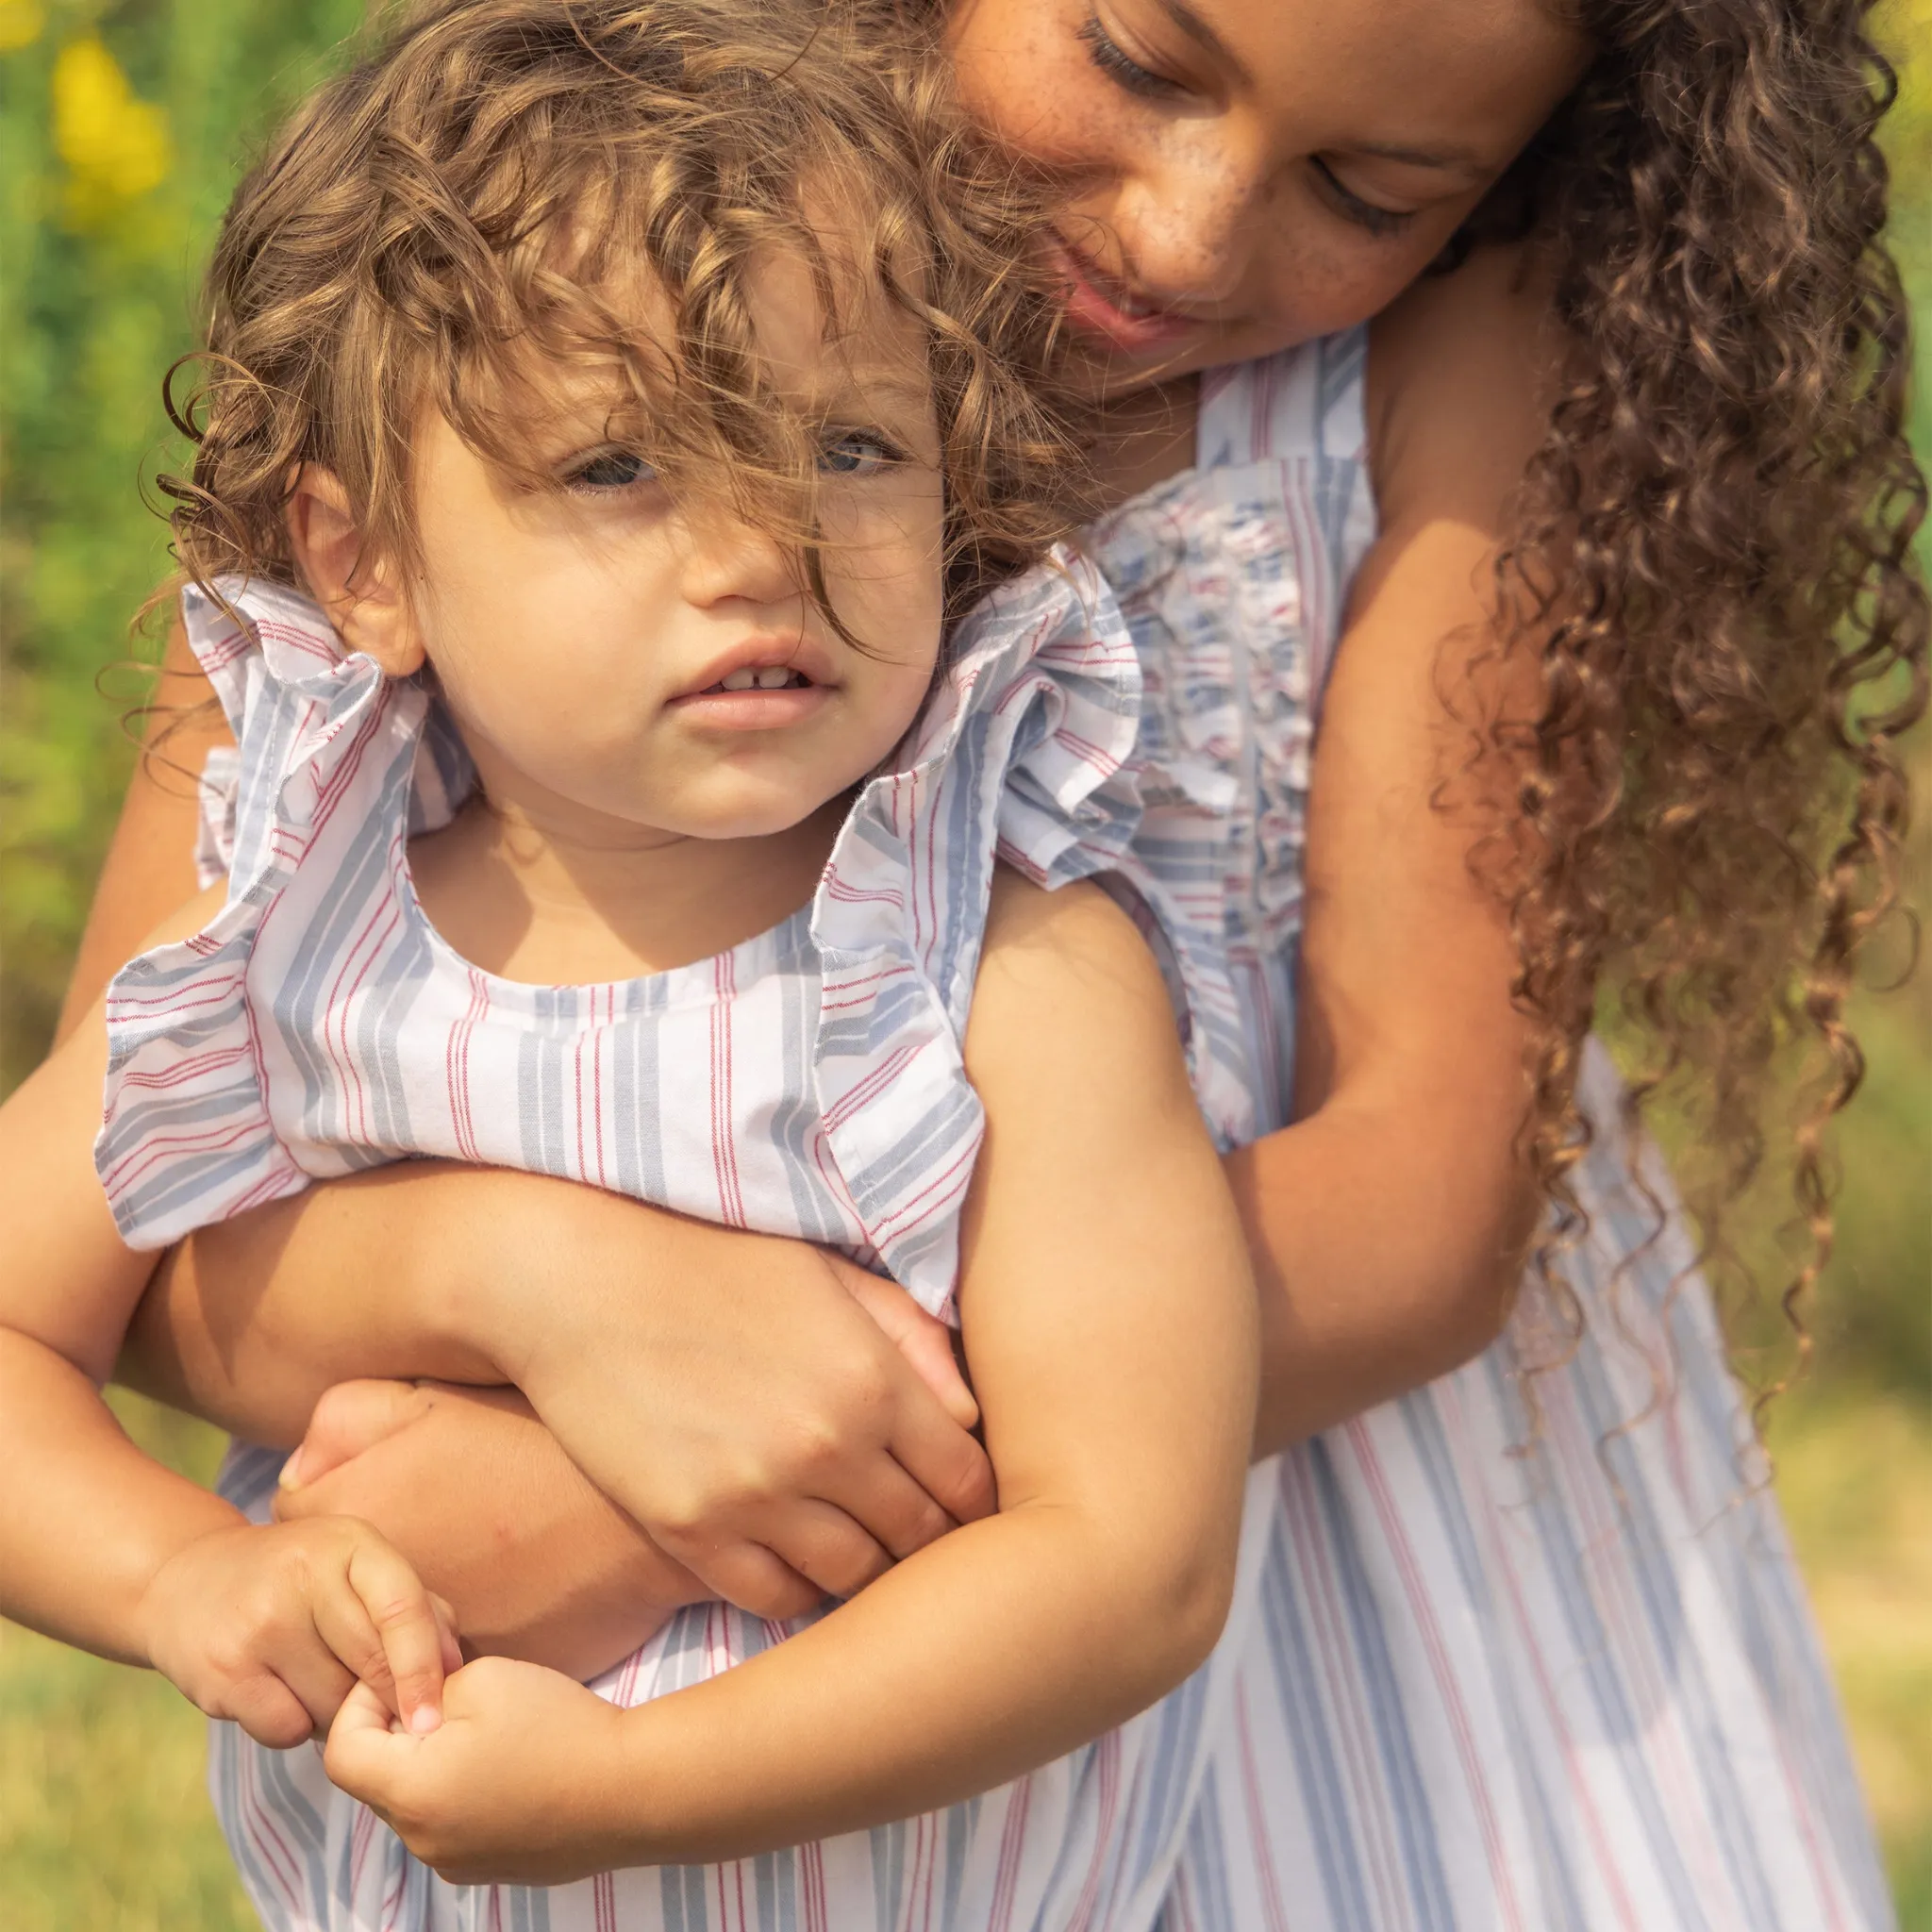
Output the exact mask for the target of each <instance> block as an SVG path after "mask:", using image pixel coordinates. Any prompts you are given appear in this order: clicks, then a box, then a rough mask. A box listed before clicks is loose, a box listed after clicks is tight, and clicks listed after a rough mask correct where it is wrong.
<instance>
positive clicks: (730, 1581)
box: [657, 1532, 824, 1620]
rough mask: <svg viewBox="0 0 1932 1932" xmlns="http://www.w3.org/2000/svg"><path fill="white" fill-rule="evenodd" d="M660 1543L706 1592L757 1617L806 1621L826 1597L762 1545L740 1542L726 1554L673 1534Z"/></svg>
mask: <svg viewBox="0 0 1932 1932" xmlns="http://www.w3.org/2000/svg"><path fill="white" fill-rule="evenodd" d="M657 1538H658V1547H659V1548H660V1549H662V1550H663V1552H664V1554H665V1555H666V1556H667V1557H671V1558H672V1560H673V1561H674V1562H677V1563H681V1564H683V1565H684V1567H685V1568H686V1569H687V1570H689V1571H690V1572H691V1574H692V1575H694V1576H695V1577H697V1578H698V1580H699V1582H700V1583H701V1584H702V1585H703V1587H704V1588H705V1590H707V1591H709V1592H710V1593H711V1594H712V1595H714V1596H721V1597H723V1598H724V1601H725V1602H726V1603H727V1604H735V1605H736V1606H737V1607H739V1608H740V1609H741V1610H748V1611H750V1613H751V1614H752V1615H753V1616H754V1617H771V1618H774V1619H780V1620H782V1619H784V1618H786V1617H802V1616H804V1615H805V1614H806V1612H807V1611H808V1610H815V1609H817V1608H818V1607H819V1604H820V1602H821V1600H822V1599H823V1598H824V1591H822V1590H821V1589H819V1587H818V1586H817V1585H816V1584H815V1583H812V1582H810V1581H809V1580H808V1578H806V1577H803V1576H801V1575H800V1574H798V1572H797V1571H795V1570H791V1569H788V1568H787V1567H786V1565H785V1564H784V1563H783V1562H781V1561H780V1560H779V1559H778V1558H777V1557H774V1555H773V1554H772V1552H771V1551H770V1550H768V1549H766V1548H764V1547H763V1546H762V1545H761V1544H758V1543H753V1542H743V1541H734V1542H731V1543H729V1544H727V1545H726V1546H725V1547H724V1548H722V1549H719V1548H715V1547H712V1548H703V1547H700V1546H698V1545H697V1544H696V1543H694V1542H692V1541H689V1540H687V1539H685V1538H682V1537H676V1536H673V1535H672V1534H670V1533H669V1532H658V1533H657Z"/></svg>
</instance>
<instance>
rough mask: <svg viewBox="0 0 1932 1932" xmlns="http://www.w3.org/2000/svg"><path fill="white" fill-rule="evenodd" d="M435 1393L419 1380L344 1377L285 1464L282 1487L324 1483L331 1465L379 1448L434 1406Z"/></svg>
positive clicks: (329, 1392)
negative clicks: (429, 1391)
mask: <svg viewBox="0 0 1932 1932" xmlns="http://www.w3.org/2000/svg"><path fill="white" fill-rule="evenodd" d="M431 1399H432V1398H431V1397H430V1396H429V1394H428V1393H427V1391H425V1390H422V1389H419V1388H418V1387H417V1386H416V1385H415V1383H413V1382H387V1381H379V1380H376V1379H375V1378H374V1377H370V1378H366V1379H364V1380H361V1381H356V1382H338V1383H337V1384H336V1385H335V1387H334V1388H332V1389H325V1390H324V1391H323V1394H322V1400H321V1401H319V1402H318V1403H317V1404H316V1405H315V1412H314V1413H313V1414H312V1415H311V1416H310V1417H309V1418H308V1431H307V1433H306V1434H305V1435H304V1436H303V1438H302V1441H301V1442H300V1443H299V1444H298V1445H297V1447H296V1449H295V1453H294V1454H293V1455H292V1456H291V1457H289V1459H288V1461H287V1462H285V1463H284V1464H283V1465H282V1475H281V1487H282V1488H283V1489H285V1490H292V1489H299V1488H301V1487H303V1486H305V1485H307V1484H308V1483H313V1482H319V1481H321V1479H322V1478H323V1477H324V1476H325V1475H326V1474H328V1473H329V1471H330V1470H332V1469H340V1468H341V1466H342V1464H343V1463H345V1462H348V1461H350V1460H351V1459H352V1458H354V1457H358V1456H359V1455H361V1453H362V1452H363V1451H364V1450H365V1449H373V1448H374V1447H375V1444H376V1443H378V1442H380V1441H385V1440H386V1439H387V1438H388V1437H391V1436H393V1435H394V1434H395V1433H396V1432H397V1431H398V1430H399V1429H403V1428H406V1427H408V1424H410V1423H412V1422H414V1421H415V1420H416V1418H417V1417H418V1416H420V1415H422V1414H423V1413H424V1411H425V1409H426V1408H427V1407H429V1404H430V1401H431Z"/></svg>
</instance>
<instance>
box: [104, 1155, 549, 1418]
mask: <svg viewBox="0 0 1932 1932" xmlns="http://www.w3.org/2000/svg"><path fill="white" fill-rule="evenodd" d="M532 1185H533V1183H532V1177H530V1176H528V1175H521V1174H503V1173H501V1172H499V1171H497V1170H494V1169H487V1168H466V1167H460V1166H457V1165H454V1164H445V1163H441V1162H432V1161H410V1162H407V1163H402V1164H399V1165H397V1166H395V1167H391V1168H382V1169H377V1170H375V1171H374V1172H372V1173H369V1174H358V1175H356V1176H354V1177H352V1178H350V1179H346V1180H340V1181H332V1182H329V1183H326V1184H325V1185H322V1186H318V1187H315V1188H311V1189H309V1190H308V1191H306V1192H304V1193H302V1194H299V1195H296V1196H295V1197H293V1198H292V1199H291V1200H287V1201H278V1202H274V1203H272V1204H270V1205H269V1206H268V1207H265V1208H257V1209H255V1210H254V1211H253V1212H251V1213H249V1214H246V1215H243V1216H242V1217H241V1218H240V1219H239V1220H235V1221H229V1222H222V1223H218V1224H215V1225H213V1226H210V1227H206V1228H203V1229H200V1230H199V1231H198V1232H196V1233H195V1234H193V1235H192V1236H190V1237H189V1239H188V1240H186V1241H183V1242H182V1243H181V1245H180V1246H179V1247H178V1248H176V1249H175V1250H174V1251H173V1253H172V1254H170V1255H169V1256H168V1257H167V1258H166V1260H165V1261H164V1262H163V1263H162V1265H161V1267H160V1268H159V1269H158V1271H157V1273H156V1275H155V1279H154V1282H153V1284H152V1285H151V1286H150V1288H149V1289H148V1291H147V1293H146V1295H145V1296H144V1297H143V1298H142V1304H141V1307H140V1308H139V1309H138V1310H137V1312H136V1315H135V1319H134V1321H133V1324H131V1325H130V1327H129V1330H128V1335H127V1343H126V1347H125V1350H124V1352H123V1356H122V1360H121V1364H120V1367H119V1369H118V1370H117V1374H118V1377H119V1379H121V1380H123V1381H125V1382H127V1383H128V1384H129V1385H130V1386H132V1387H134V1388H138V1389H141V1390H142V1391H144V1392H146V1393H148V1394H151V1395H154V1396H157V1397H158V1399H160V1400H162V1401H164V1402H168V1403H171V1404H172V1405H174V1406H175V1407H178V1408H184V1409H187V1410H189V1411H191V1412H192V1413H193V1414H196V1415H199V1416H202V1417H203V1418H205V1419H206V1420H208V1421H209V1422H213V1423H217V1424H220V1425H221V1426H223V1427H224V1428H226V1429H230V1430H232V1431H233V1432H234V1433H235V1434H237V1435H240V1436H242V1437H245V1438H246V1439H247V1440H249V1441H257V1442H262V1443H265V1444H269V1445H272V1446H275V1447H279V1448H287V1447H291V1446H292V1445H293V1444H294V1443H295V1442H296V1441H299V1440H300V1438H301V1436H302V1433H303V1431H304V1429H306V1428H307V1426H308V1418H309V1415H310V1414H311V1413H312V1412H313V1410H314V1407H315V1405H316V1403H317V1401H318V1400H319V1399H320V1398H321V1396H322V1393H323V1391H325V1390H326V1389H328V1388H330V1387H332V1386H333V1385H334V1384H336V1383H338V1382H346V1381H351V1380H354V1379H355V1378H357V1377H358V1376H364V1375H380V1376H392V1377H396V1378H398V1379H403V1380H408V1379H413V1378H416V1377H420V1376H434V1377H436V1378H438V1379H440V1380H442V1381H448V1382H472V1383H482V1384H489V1383H498V1382H502V1381H503V1380H505V1379H506V1377H505V1375H504V1374H503V1373H502V1372H501V1370H500V1369H499V1368H498V1366H497V1362H496V1360H495V1357H494V1356H493V1354H492V1352H491V1349H490V1348H489V1346H488V1345H487V1341H486V1337H487V1331H488V1325H489V1323H488V1311H489V1310H490V1309H491V1307H493V1306H494V1303H493V1300H492V1297H491V1293H490V1292H489V1289H490V1285H491V1283H493V1282H495V1281H498V1280H500V1279H501V1276H502V1274H504V1273H505V1272H506V1271H508V1270H513V1269H514V1265H515V1263H514V1256H515V1253H516V1243H517V1240H518V1238H519V1234H520V1231H521V1229H522V1227H523V1224H524V1218H525V1216H526V1215H527V1212H528V1207H529V1204H527V1203H526V1202H525V1199H524V1196H525V1193H526V1192H527V1191H529V1188H530V1187H531V1186H532ZM534 1185H537V1186H543V1185H549V1186H552V1187H554V1186H555V1185H556V1184H554V1183H551V1184H544V1183H541V1182H538V1183H534ZM546 1205H547V1204H546ZM558 1238H564V1239H567V1236H564V1235H561V1234H559V1236H558ZM472 1288H473V1289H474V1291H471V1289H472Z"/></svg>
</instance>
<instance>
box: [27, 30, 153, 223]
mask: <svg viewBox="0 0 1932 1932" xmlns="http://www.w3.org/2000/svg"><path fill="white" fill-rule="evenodd" d="M54 148H55V151H56V153H58V155H59V157H60V158H61V159H62V160H63V161H64V162H66V164H67V176H68V178H67V218H68V220H69V221H70V222H72V223H73V224H74V225H75V227H78V228H89V227H92V226H94V225H97V224H98V223H100V222H102V221H103V220H105V219H106V218H107V217H108V215H110V214H111V213H112V212H113V211H114V210H115V208H118V207H119V206H120V205H121V204H122V203H124V202H127V201H132V200H134V199H135V198H136V197H137V196H139V195H142V194H145V193H147V192H148V191H149V190H150V189H152V188H155V187H157V186H158V184H159V183H160V182H161V181H162V180H163V179H164V178H165V177H166V175H167V173H168V169H169V167H170V165H171V164H172V162H173V160H174V146H173V143H172V142H171V141H170V140H169V137H168V117H167V115H166V114H165V113H164V112H163V111H162V110H161V109H160V108H157V107H155V106H154V105H153V104H152V103H151V102H148V101H143V100H139V99H137V98H136V96H135V92H134V90H133V89H132V88H131V87H129V86H128V84H127V76H126V75H125V74H123V73H122V72H121V69H120V67H119V66H118V65H117V64H116V62H115V59H114V57H113V55H111V54H110V53H108V50H107V48H106V47H104V46H103V45H102V44H101V42H99V41H98V40H97V39H96V38H95V37H94V36H93V35H92V34H90V35H89V36H87V38H86V39H84V40H78V41H74V42H70V43H69V44H68V45H67V46H64V47H62V48H61V50H60V53H59V56H58V58H57V59H56V60H55V62H54Z"/></svg>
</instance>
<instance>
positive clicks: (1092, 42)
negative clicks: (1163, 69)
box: [1076, 13, 1180, 100]
mask: <svg viewBox="0 0 1932 1932" xmlns="http://www.w3.org/2000/svg"><path fill="white" fill-rule="evenodd" d="M1076 31H1077V33H1078V35H1079V38H1080V39H1081V40H1082V41H1083V42H1086V46H1087V54H1088V58H1090V59H1091V61H1092V62H1093V64H1094V66H1096V67H1097V68H1099V69H1100V71H1101V73H1103V74H1104V75H1107V77H1108V79H1109V80H1111V81H1114V82H1116V83H1117V84H1118V85H1119V86H1121V87H1124V88H1125V89H1126V91H1127V92H1129V93H1130V94H1141V95H1144V96H1146V97H1148V98H1150V99H1155V100H1158V99H1161V98H1163V97H1164V96H1166V95H1169V94H1175V93H1178V92H1180V89H1179V88H1178V87H1176V86H1175V85H1174V82H1173V81H1171V80H1169V79H1168V78H1167V77H1166V76H1165V75H1158V74H1156V73H1155V72H1154V71H1153V70H1152V69H1151V68H1146V67H1142V66H1141V63H1140V62H1139V61H1138V60H1136V59H1135V58H1134V57H1133V56H1132V55H1131V54H1129V53H1127V52H1125V50H1124V49H1123V48H1122V47H1121V45H1120V43H1119V42H1117V41H1115V39H1114V38H1113V36H1112V35H1111V34H1109V33H1108V30H1107V29H1106V28H1105V27H1104V26H1102V25H1101V24H1100V16H1099V14H1097V13H1090V14H1089V15H1088V16H1087V19H1086V21H1085V23H1084V24H1083V25H1081V26H1080V27H1079V28H1077V29H1076Z"/></svg>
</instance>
